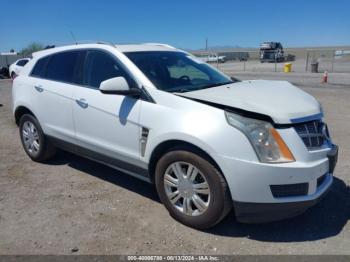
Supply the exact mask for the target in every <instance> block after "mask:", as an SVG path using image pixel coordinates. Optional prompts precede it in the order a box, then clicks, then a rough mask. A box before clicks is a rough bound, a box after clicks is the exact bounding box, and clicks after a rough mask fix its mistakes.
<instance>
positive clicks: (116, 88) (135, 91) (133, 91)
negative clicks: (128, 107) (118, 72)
mask: <svg viewBox="0 0 350 262" xmlns="http://www.w3.org/2000/svg"><path fill="white" fill-rule="evenodd" d="M100 91H101V92H102V93H103V94H110V95H124V96H133V97H139V96H140V95H141V90H140V89H139V88H130V86H129V84H128V82H127V81H126V79H125V78H124V77H122V76H119V77H114V78H111V79H107V80H105V81H103V82H101V84H100Z"/></svg>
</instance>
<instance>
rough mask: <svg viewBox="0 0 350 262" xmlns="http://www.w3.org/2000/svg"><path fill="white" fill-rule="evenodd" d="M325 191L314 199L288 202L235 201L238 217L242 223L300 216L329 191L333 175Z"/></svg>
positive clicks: (264, 221)
mask: <svg viewBox="0 0 350 262" xmlns="http://www.w3.org/2000/svg"><path fill="white" fill-rule="evenodd" d="M328 176H329V177H330V178H328V179H330V181H329V182H328V183H329V185H328V187H327V188H326V189H325V191H324V192H323V193H322V194H321V195H320V196H319V197H318V198H315V199H313V200H307V201H299V202H287V203H247V202H238V201H233V203H234V209H235V215H236V219H237V221H239V222H242V223H266V222H273V221H278V220H283V219H287V218H291V217H295V216H298V215H300V214H302V213H304V212H305V211H306V210H307V209H309V208H310V207H312V206H314V205H316V204H317V203H318V202H319V201H320V200H321V199H322V198H323V197H324V196H325V195H326V194H327V193H328V191H329V189H330V185H331V184H332V181H333V177H332V175H328Z"/></svg>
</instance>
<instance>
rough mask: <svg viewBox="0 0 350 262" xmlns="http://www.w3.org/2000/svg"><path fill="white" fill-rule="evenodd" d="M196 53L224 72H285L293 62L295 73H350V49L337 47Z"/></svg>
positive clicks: (195, 53)
mask: <svg viewBox="0 0 350 262" xmlns="http://www.w3.org/2000/svg"><path fill="white" fill-rule="evenodd" d="M193 54H194V55H195V56H197V57H199V58H200V59H202V60H204V61H205V62H208V63H211V64H213V65H215V66H216V67H217V68H219V69H220V70H222V71H225V72H234V71H248V72H283V71H284V65H285V63H291V64H292V72H298V73H305V72H312V71H313V72H320V73H323V72H324V71H328V72H335V73H350V48H349V49H348V50H344V49H342V50H335V49H297V48H295V49H285V50H284V51H283V52H276V51H269V50H268V51H264V53H263V54H262V53H261V52H260V51H259V50H248V51H218V52H204V51H198V52H193Z"/></svg>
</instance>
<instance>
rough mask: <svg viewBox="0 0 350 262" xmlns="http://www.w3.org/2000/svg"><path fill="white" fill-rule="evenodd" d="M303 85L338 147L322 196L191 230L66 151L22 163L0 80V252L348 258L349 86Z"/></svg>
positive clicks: (136, 190)
mask: <svg viewBox="0 0 350 262" xmlns="http://www.w3.org/2000/svg"><path fill="white" fill-rule="evenodd" d="M245 77H247V76H245ZM249 77H250V78H255V77H257V78H261V76H255V77H254V76H252V75H250V76H249ZM243 78H244V75H243ZM307 85H308V82H307V79H306V80H305V84H304V85H303V86H307ZM303 89H304V90H305V91H307V92H309V93H311V94H313V95H314V96H316V97H317V98H318V99H319V100H320V101H321V102H322V103H323V105H324V109H325V112H326V120H327V122H328V124H329V126H330V129H331V132H332V135H333V140H334V141H335V142H336V143H337V144H339V145H340V156H339V163H338V166H337V168H336V172H335V176H336V178H335V182H334V185H333V187H332V189H331V191H330V193H329V194H328V196H327V197H326V199H325V200H324V201H322V202H321V203H320V204H318V205H317V206H316V207H314V208H312V209H311V210H309V211H308V212H306V213H305V214H304V215H301V216H299V217H297V218H294V219H290V220H287V221H282V222H277V223H271V224H264V225H244V224H238V223H237V222H235V219H234V216H233V214H232V213H231V214H230V215H229V216H228V217H227V218H226V219H225V220H224V221H223V222H222V223H220V224H219V225H218V226H216V227H215V228H213V229H211V230H209V231H198V230H193V229H191V228H188V227H185V226H183V225H181V224H179V223H177V222H176V221H174V220H173V219H172V218H171V217H170V216H169V215H168V213H167V211H166V210H165V208H164V207H163V206H162V205H161V204H160V203H159V200H158V197H157V195H156V193H155V190H154V188H153V187H152V186H150V185H149V184H147V183H145V182H142V181H139V180H137V179H134V178H132V177H129V176H127V175H125V174H122V173H120V172H118V171H115V170H113V169H110V168H108V167H105V166H103V165H100V164H97V163H94V162H92V161H89V160H86V159H83V158H80V157H78V156H74V155H72V154H68V153H64V152H61V153H60V154H59V155H58V156H57V157H56V158H55V159H54V160H52V161H51V162H49V163H46V164H38V163H34V162H32V161H30V160H29V158H28V157H27V156H26V155H25V153H24V151H23V150H22V147H21V145H20V140H19V136H18V130H17V127H16V125H15V124H14V122H13V119H12V116H11V111H10V106H11V105H10V97H11V95H10V92H11V82H10V81H4V80H0V104H2V106H0V127H1V128H0V254H71V253H72V249H73V248H76V249H77V251H76V252H75V253H76V254H135V253H137V254H350V248H349V247H350V223H349V217H350V189H349V184H350V176H349V167H350V146H349V144H350V103H349V101H350V89H349V88H346V87H341V86H334V87H332V86H328V87H323V88H306V87H303Z"/></svg>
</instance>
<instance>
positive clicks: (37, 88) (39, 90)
mask: <svg viewBox="0 0 350 262" xmlns="http://www.w3.org/2000/svg"><path fill="white" fill-rule="evenodd" d="M34 88H35V90H36V91H38V92H40V93H41V92H43V91H44V88H42V87H41V85H35V86H34Z"/></svg>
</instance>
